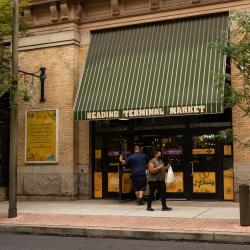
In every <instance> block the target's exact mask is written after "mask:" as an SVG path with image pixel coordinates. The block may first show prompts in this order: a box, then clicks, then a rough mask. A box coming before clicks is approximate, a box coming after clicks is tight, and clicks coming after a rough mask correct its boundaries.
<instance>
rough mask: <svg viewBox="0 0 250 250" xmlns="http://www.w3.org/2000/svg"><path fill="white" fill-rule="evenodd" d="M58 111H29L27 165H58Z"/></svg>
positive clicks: (26, 137)
mask: <svg viewBox="0 0 250 250" xmlns="http://www.w3.org/2000/svg"><path fill="white" fill-rule="evenodd" d="M58 116H59V112H58V109H46V110H27V111H26V126H25V163H48V164H50V163H58V121H59V119H58Z"/></svg>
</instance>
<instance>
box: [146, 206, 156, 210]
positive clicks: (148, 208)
mask: <svg viewBox="0 0 250 250" xmlns="http://www.w3.org/2000/svg"><path fill="white" fill-rule="evenodd" d="M147 211H155V210H154V209H153V208H152V207H147Z"/></svg>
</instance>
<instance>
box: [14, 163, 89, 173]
mask: <svg viewBox="0 0 250 250" xmlns="http://www.w3.org/2000/svg"><path fill="white" fill-rule="evenodd" d="M85 168H86V166H82V165H80V166H73V165H72V166H69V165H24V166H20V165H19V166H18V167H17V172H18V175H19V174H20V175H23V174H79V173H81V169H84V171H85ZM85 172H86V171H85Z"/></svg>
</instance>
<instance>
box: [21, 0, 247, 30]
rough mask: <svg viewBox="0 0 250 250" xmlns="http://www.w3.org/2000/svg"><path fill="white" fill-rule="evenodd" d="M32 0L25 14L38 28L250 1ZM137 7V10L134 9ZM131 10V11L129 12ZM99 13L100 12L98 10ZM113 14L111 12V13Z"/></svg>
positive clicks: (239, 3)
mask: <svg viewBox="0 0 250 250" xmlns="http://www.w3.org/2000/svg"><path fill="white" fill-rule="evenodd" d="M126 1H127V0H109V1H94V2H93V1H92V0H31V6H30V10H26V11H25V16H26V17H27V18H28V20H30V21H33V24H34V26H40V25H41V26H45V25H51V23H57V24H60V23H65V22H67V21H72V22H77V23H82V22H87V23H91V22H96V21H102V20H105V21H106V20H113V19H114V18H115V17H116V19H119V18H120V17H122V18H130V19H131V18H132V17H135V18H137V17H138V16H139V15H148V14H149V15H151V14H154V15H155V14H156V13H161V12H162V13H164V12H165V13H167V12H169V11H178V12H179V11H180V12H182V11H183V10H187V9H190V8H197V7H199V8H200V9H202V10H204V9H206V8H210V7H211V8H215V9H216V6H217V5H220V6H233V5H234V6H236V5H237V6H241V5H242V3H244V4H246V2H248V1H249V0H223V1H222V0H203V1H201V0H182V1H177V0H164V1H163V0H141V1H130V2H129V4H128V5H126V4H127V3H126ZM133 5H134V6H135V8H133ZM127 6H129V8H127ZM95 9H96V10H95ZM109 10H110V12H109Z"/></svg>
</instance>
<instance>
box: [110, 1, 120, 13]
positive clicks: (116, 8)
mask: <svg viewBox="0 0 250 250" xmlns="http://www.w3.org/2000/svg"><path fill="white" fill-rule="evenodd" d="M111 14H112V16H117V15H119V14H120V6H119V0H111Z"/></svg>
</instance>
